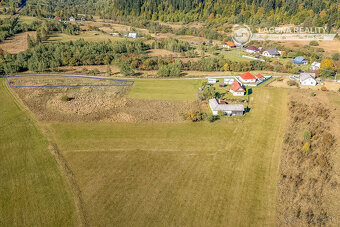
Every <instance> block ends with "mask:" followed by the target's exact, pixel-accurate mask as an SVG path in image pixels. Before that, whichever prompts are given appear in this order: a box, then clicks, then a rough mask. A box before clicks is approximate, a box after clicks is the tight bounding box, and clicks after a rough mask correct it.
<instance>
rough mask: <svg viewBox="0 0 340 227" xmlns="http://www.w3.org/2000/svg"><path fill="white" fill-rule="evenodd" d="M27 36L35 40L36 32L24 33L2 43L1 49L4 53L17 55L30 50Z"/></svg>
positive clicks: (0, 44)
mask: <svg viewBox="0 0 340 227" xmlns="http://www.w3.org/2000/svg"><path fill="white" fill-rule="evenodd" d="M27 35H29V36H31V38H35V36H36V32H22V33H19V34H16V35H14V36H13V37H11V38H9V39H7V40H4V41H3V42H1V43H0V48H1V49H3V50H4V51H6V52H8V53H11V54H17V53H20V52H22V51H25V50H27V49H28V43H27Z"/></svg>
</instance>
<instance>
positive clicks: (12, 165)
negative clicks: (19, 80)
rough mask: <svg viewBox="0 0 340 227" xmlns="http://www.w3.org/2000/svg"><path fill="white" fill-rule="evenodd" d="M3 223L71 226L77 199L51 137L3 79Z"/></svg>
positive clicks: (0, 142) (0, 141) (0, 124)
mask: <svg viewBox="0 0 340 227" xmlns="http://www.w3.org/2000/svg"><path fill="white" fill-rule="evenodd" d="M0 112H1V114H0V135H1V136H0V166H1V167H0V179H1V180H0V182H1V183H0V226H53V225H55V226H71V225H74V224H75V222H76V218H75V212H74V205H73V201H72V199H71V197H70V195H69V194H68V192H67V191H66V188H65V183H64V181H63V179H62V177H61V175H60V172H59V170H58V167H57V163H56V161H55V159H54V157H53V156H52V154H51V153H50V152H49V151H48V142H47V139H46V138H45V137H44V136H43V135H42V133H41V132H40V131H39V130H38V129H37V128H36V126H35V125H34V123H33V121H32V120H31V119H30V117H29V115H28V114H27V113H25V112H23V111H22V110H21V109H20V108H19V107H18V105H17V104H16V103H15V102H14V101H13V97H11V96H10V94H9V93H8V90H7V89H6V88H5V87H4V79H0Z"/></svg>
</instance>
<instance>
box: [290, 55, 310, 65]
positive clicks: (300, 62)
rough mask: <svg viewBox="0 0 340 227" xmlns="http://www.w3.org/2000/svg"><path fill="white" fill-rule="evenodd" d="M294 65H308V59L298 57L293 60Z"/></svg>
mask: <svg viewBox="0 0 340 227" xmlns="http://www.w3.org/2000/svg"><path fill="white" fill-rule="evenodd" d="M293 63H294V64H298V65H307V64H308V60H307V59H306V58H304V57H302V56H298V57H296V58H294V59H293Z"/></svg>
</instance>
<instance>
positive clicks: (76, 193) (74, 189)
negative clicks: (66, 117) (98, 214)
mask: <svg viewBox="0 0 340 227" xmlns="http://www.w3.org/2000/svg"><path fill="white" fill-rule="evenodd" d="M3 84H4V87H5V89H6V90H7V92H8V93H9V94H10V96H12V97H13V101H14V102H15V104H16V105H17V106H18V108H19V109H21V110H22V111H25V112H26V113H27V114H28V121H27V122H30V123H31V124H32V125H33V127H35V128H36V129H37V130H39V131H40V132H41V133H42V134H43V135H44V136H45V138H46V139H47V141H48V143H49V146H48V150H49V151H50V153H51V154H52V155H53V157H54V158H55V160H56V162H57V163H58V169H59V170H60V174H61V176H63V178H64V180H65V183H66V184H67V185H68V188H69V189H70V190H69V192H70V195H71V196H72V197H73V198H72V199H73V201H74V205H75V208H76V214H77V219H78V223H79V224H80V225H81V226H89V225H88V221H87V220H88V219H87V215H86V211H85V207H84V202H83V200H82V197H81V190H80V188H79V186H78V184H77V182H76V180H75V177H74V173H73V172H72V170H71V168H70V166H69V165H68V163H67V161H66V160H65V158H64V157H63V156H62V154H61V153H60V152H59V149H58V147H57V144H56V143H55V142H54V141H53V140H52V139H51V137H50V136H48V135H49V129H48V128H47V126H44V125H43V124H42V123H40V122H39V121H38V119H37V118H36V117H35V115H34V114H33V113H32V112H31V111H30V110H29V109H28V107H26V106H25V104H24V103H23V102H22V101H21V99H20V98H19V97H18V96H17V94H15V93H14V92H13V91H12V89H11V88H10V87H9V85H8V84H7V83H6V80H3Z"/></svg>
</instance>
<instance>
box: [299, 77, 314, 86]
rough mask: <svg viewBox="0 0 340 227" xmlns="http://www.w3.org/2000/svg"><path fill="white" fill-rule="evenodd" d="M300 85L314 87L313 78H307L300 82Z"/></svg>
mask: <svg viewBox="0 0 340 227" xmlns="http://www.w3.org/2000/svg"><path fill="white" fill-rule="evenodd" d="M300 83H301V85H309V86H316V84H317V83H316V80H314V79H313V78H308V79H307V80H304V81H301V82H300Z"/></svg>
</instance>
